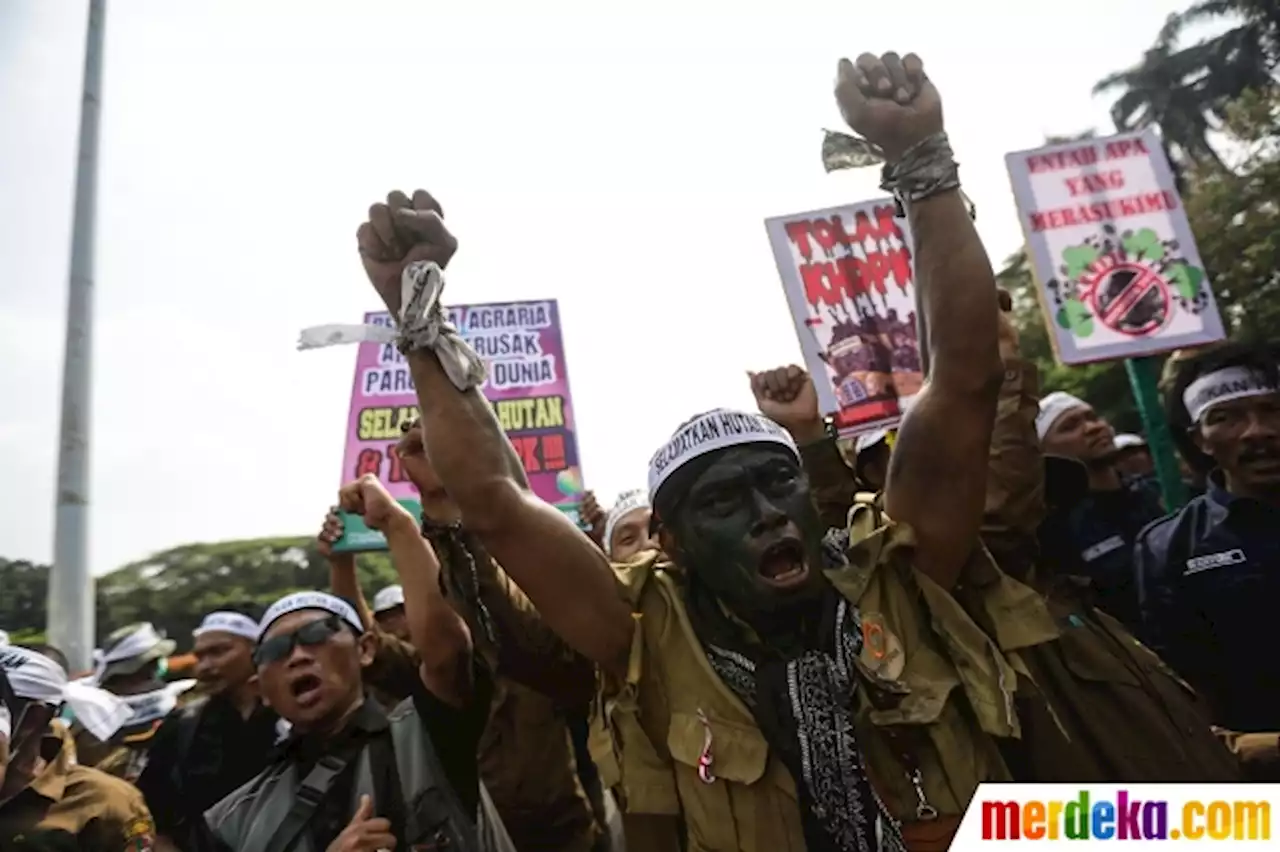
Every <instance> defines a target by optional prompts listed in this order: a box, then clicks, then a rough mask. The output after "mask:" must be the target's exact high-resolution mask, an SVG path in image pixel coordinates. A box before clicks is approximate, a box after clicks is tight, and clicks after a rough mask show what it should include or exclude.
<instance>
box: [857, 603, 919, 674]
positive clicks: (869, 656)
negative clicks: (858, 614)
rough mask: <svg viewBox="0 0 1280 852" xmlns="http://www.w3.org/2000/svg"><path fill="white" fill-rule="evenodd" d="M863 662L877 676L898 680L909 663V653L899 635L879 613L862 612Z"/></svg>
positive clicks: (861, 655)
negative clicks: (896, 634) (904, 648)
mask: <svg viewBox="0 0 1280 852" xmlns="http://www.w3.org/2000/svg"><path fill="white" fill-rule="evenodd" d="M859 656H860V657H861V659H862V664H863V665H864V666H866V667H867V668H868V669H870V670H871V671H872V672H873V673H874V674H875V675H876V676H877V677H881V678H883V679H885V680H897V679H898V678H900V677H902V670H903V669H904V668H906V665H907V654H906V652H905V651H904V650H903V649H902V643H901V642H900V641H898V637H897V636H895V635H894V633H893V631H892V630H890V629H889V627H888V625H886V624H885V619H884V616H882V615H880V614H879V613H874V612H866V613H863V614H862V653H861V654H860V655H859Z"/></svg>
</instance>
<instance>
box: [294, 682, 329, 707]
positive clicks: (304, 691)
mask: <svg viewBox="0 0 1280 852" xmlns="http://www.w3.org/2000/svg"><path fill="white" fill-rule="evenodd" d="M323 690H324V681H322V680H321V679H320V677H319V675H315V674H302V675H298V676H297V677H296V678H294V679H293V680H291V681H290V682H289V694H290V695H292V696H293V700H294V701H296V702H298V706H299V707H301V708H302V709H304V710H306V709H309V708H311V707H314V706H316V705H317V704H319V703H320V698H321V697H322V693H323Z"/></svg>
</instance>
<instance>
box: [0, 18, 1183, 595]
mask: <svg viewBox="0 0 1280 852" xmlns="http://www.w3.org/2000/svg"><path fill="white" fill-rule="evenodd" d="M1175 8H1176V7H1175V6H1172V5H1169V4H1167V3H1166V2H1165V0H1159V1H1158V2H1149V0H1078V2H1076V3H1074V4H1072V5H1071V7H1070V8H1069V9H1065V8H1060V7H1055V6H1046V5H1044V4H1035V3H1011V2H989V1H988V0H977V2H969V3H951V2H940V0H915V1H914V2H911V3H902V2H899V3H889V4H884V5H880V4H872V3H861V2H848V0H846V2H827V0H797V2H791V3H785V4H783V3H779V2H774V3H763V2H761V3H742V2H739V3H727V2H720V0H684V2H680V3H674V2H668V0H660V2H648V3H643V4H638V3H627V4H622V3H598V2H597V3H592V4H588V3H585V2H584V3H569V2H538V3H516V2H514V0H509V2H481V0H472V2H468V3H448V2H438V0H435V1H433V0H416V2H411V0H404V2H391V0H363V2H361V3H354V2H333V3H315V2H312V3H295V2H284V0H252V2H250V0H217V2H213V0H207V2H193V0H110V2H109V4H108V9H107V37H106V40H107V44H106V64H105V81H104V87H105V89H104V98H103V121H102V144H101V171H100V183H99V214H98V238H97V246H98V250H97V267H96V283H97V298H96V340H95V348H94V353H95V358H94V381H95V388H94V410H93V411H94V414H93V416H94V420H93V443H92V474H91V499H92V505H93V508H92V513H93V519H92V540H91V546H90V557H91V564H92V567H93V570H94V573H98V574H100V573H103V572H105V571H108V570H111V569H113V568H116V567H119V566H120V565H122V564H124V563H126V562H129V561H132V560H136V559H141V558H143V557H145V556H146V555H147V554H149V553H152V552H154V551H158V550H162V549H165V548H168V547H171V546H175V545H179V544H184V543H189V542H194V541H216V540H222V539H229V538H249V537H258V536H271V535H299V534H310V533H312V532H314V531H316V530H318V528H319V526H320V523H321V521H322V519H323V515H324V512H325V508H326V507H327V506H328V505H329V504H330V503H331V502H333V499H334V497H335V495H336V490H337V486H338V484H339V483H338V481H337V480H338V477H339V474H340V468H341V460H342V459H341V456H342V450H343V435H344V429H345V424H346V417H347V406H348V401H349V394H350V390H351V382H352V370H353V365H354V360H355V349H354V348H353V347H338V348H334V349H327V350H321V351H317V352H307V353H298V352H296V351H295V349H294V345H295V342H296V340H297V332H298V330H299V329H301V328H303V327H305V326H309V325H315V324H321V323H328V322H356V321H359V317H360V315H361V313H362V312H363V311H365V310H371V309H375V308H380V307H381V305H379V304H378V303H377V298H376V296H375V295H374V293H373V292H372V290H371V289H370V288H369V286H368V284H367V283H366V281H365V279H364V275H363V273H362V271H361V268H360V263H359V258H358V256H357V254H356V250H355V236H354V234H355V230H356V227H357V225H358V224H359V223H360V222H361V221H362V219H363V218H364V216H365V213H366V210H367V208H368V206H369V204H370V203H371V202H374V201H378V200H380V199H381V198H382V197H383V196H384V195H385V193H386V192H387V190H389V189H392V188H403V189H405V190H410V191H411V190H413V189H414V188H415V187H418V186H422V187H427V188H429V189H430V190H431V191H432V192H433V193H434V194H435V195H436V197H437V198H439V199H440V200H441V202H442V203H443V205H444V208H445V212H446V215H447V220H448V222H449V223H450V226H451V228H452V229H453V231H454V232H455V233H456V234H457V235H458V237H459V240H460V243H461V250H460V253H459V254H458V256H457V258H456V260H455V261H454V263H453V265H452V266H451V267H450V270H449V272H450V274H449V289H448V291H447V294H446V295H447V299H448V300H449V301H452V302H456V303H461V302H482V301H495V300H506V299H531V298H547V297H552V298H556V299H558V300H559V301H560V307H561V312H562V318H563V323H564V338H565V349H566V361H567V366H568V371H569V376H570V381H571V383H572V390H573V395H574V406H575V416H576V419H577V428H578V436H579V441H580V447H581V458H582V468H583V474H584V478H585V481H586V485H587V487H589V488H593V489H595V490H596V491H597V492H598V493H599V494H600V496H601V500H602V501H611V500H612V499H613V497H614V495H616V494H617V492H618V491H619V490H621V489H625V488H630V487H636V486H643V485H644V482H645V470H646V463H647V460H648V457H649V455H650V453H651V452H652V450H653V449H655V448H656V447H657V446H658V444H659V443H660V442H661V441H662V440H663V439H664V438H665V437H666V436H667V435H668V434H669V433H670V431H671V430H672V429H673V428H674V427H675V426H676V425H677V424H678V423H679V422H681V421H682V420H684V419H686V418H687V417H688V416H689V415H691V414H692V413H694V412H696V411H702V410H705V409H707V408H711V407H714V406H718V405H727V406H737V407H748V406H751V405H752V400H751V395H750V392H749V390H748V388H747V382H746V376H745V371H746V370H748V369H766V368H769V367H773V366H778V365H782V364H786V363H791V362H794V361H798V360H799V358H800V354H799V346H798V345H797V343H796V336H795V332H794V331H793V329H792V326H791V321H790V318H789V316H788V313H787V307H786V302H785V300H784V298H783V294H782V290H781V286H780V285H779V282H778V276H777V272H776V269H775V267H774V263H773V259H772V256H771V254H770V250H769V245H768V241H767V239H766V237H765V230H764V226H763V219H764V218H765V217H767V216H774V215H780V214H785V213H792V212H798V211H802V210H808V209H813V208H818V207H823V206H827V205H833V204H838V203H842V202H847V201H856V200H861V199H865V198H872V197H877V196H879V195H881V194H882V193H880V192H879V191H878V190H877V188H876V183H877V180H878V174H877V173H876V170H874V169H873V170H871V171H870V172H867V173H859V174H851V173H848V172H845V173H837V174H835V175H826V174H824V172H823V170H822V166H821V162H820V158H819V146H820V143H821V138H822V133H821V128H823V127H833V128H838V127H841V126H842V125H841V124H840V118H839V114H838V112H837V111H836V108H835V105H834V100H833V98H832V95H831V87H832V80H833V78H834V75H835V68H836V61H837V59H838V58H839V57H840V56H848V57H850V58H854V57H855V56H856V55H857V54H858V53H860V52H862V51H864V50H871V51H874V52H877V53H878V52H882V51H885V50H899V51H901V52H904V53H905V52H908V51H915V52H917V53H919V54H920V55H921V56H922V57H923V58H924V60H925V63H926V67H927V68H928V70H929V72H930V76H931V77H932V78H933V80H934V81H935V82H936V83H937V84H938V87H939V89H940V90H941V92H942V96H943V102H944V105H945V111H946V116H947V126H948V129H949V131H950V134H951V138H952V142H953V144H954V146H955V148H956V150H957V157H958V159H959V160H960V162H961V164H962V166H961V176H962V178H963V180H964V185H965V189H966V192H967V193H968V194H969V196H970V197H971V198H972V199H973V200H974V201H975V202H976V204H977V209H978V228H979V230H980V231H981V233H982V237H983V239H984V241H985V242H986V246H987V250H988V252H989V253H990V254H991V256H992V258H993V261H994V262H995V263H996V264H999V262H1000V261H1001V260H1002V259H1003V258H1004V257H1005V256H1006V255H1008V254H1009V253H1010V252H1012V251H1014V250H1015V249H1016V248H1017V247H1018V245H1019V244H1020V242H1021V237H1020V234H1019V230H1018V224H1017V220H1016V218H1015V216H1014V210H1013V202H1012V198H1011V196H1010V193H1009V188H1008V178H1007V176H1006V174H1005V171H1004V162H1003V155H1004V154H1005V153H1006V152H1007V151H1011V150H1018V149H1023V148H1030V147H1035V146H1036V145H1038V144H1040V143H1041V142H1042V141H1043V138H1044V136H1045V135H1046V134H1050V133H1069V132H1076V131H1080V130H1083V129H1086V128H1088V127H1098V128H1099V129H1100V130H1103V131H1106V130H1107V129H1109V127H1110V124H1109V120H1108V118H1107V106H1108V103H1107V102H1106V101H1099V100H1095V99H1093V98H1092V97H1091V96H1090V89H1091V87H1092V85H1093V83H1094V81H1095V80H1097V79H1098V78H1099V77H1101V76H1103V75H1104V74H1106V73H1108V72H1110V71H1113V70H1116V69H1118V68H1122V67H1125V66H1128V65H1130V64H1132V63H1134V62H1136V61H1137V60H1138V59H1139V58H1140V56H1141V54H1142V51H1143V50H1144V49H1145V48H1146V47H1147V46H1148V45H1149V44H1150V42H1151V40H1152V39H1153V37H1154V36H1155V33H1156V31H1157V30H1158V29H1159V26H1160V24H1161V22H1162V21H1163V19H1164V18H1165V16H1166V15H1167V14H1168V13H1169V12H1171V11H1173V10H1174V9H1175ZM86 21H87V3H85V2H83V0H56V2H55V1H54V0H0V188H2V190H0V358H2V359H3V361H2V363H3V364H4V368H3V369H2V370H0V473H2V474H3V478H4V481H5V484H6V487H5V488H4V489H2V490H0V556H4V557H9V558H28V559H33V560H39V561H48V560H49V559H50V558H51V555H52V549H53V548H52V544H53V508H54V477H55V468H56V451H57V429H58V401H59V397H60V386H61V361H62V347H63V330H64V310H65V304H66V286H67V266H68V261H69V246H70V228H71V211H72V193H73V189H72V187H73V174H74V167H75V159H76V137H77V125H78V119H79V98H80V86H81V74H82V63H83V50H84V35H85V25H86Z"/></svg>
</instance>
